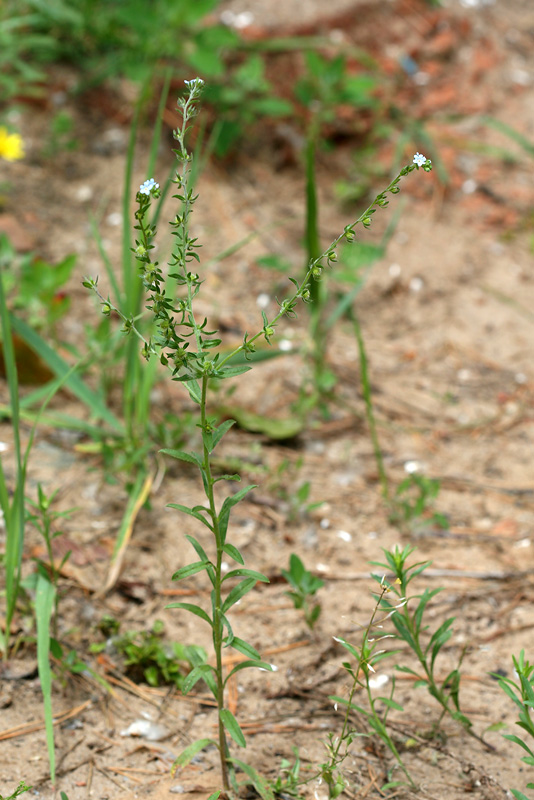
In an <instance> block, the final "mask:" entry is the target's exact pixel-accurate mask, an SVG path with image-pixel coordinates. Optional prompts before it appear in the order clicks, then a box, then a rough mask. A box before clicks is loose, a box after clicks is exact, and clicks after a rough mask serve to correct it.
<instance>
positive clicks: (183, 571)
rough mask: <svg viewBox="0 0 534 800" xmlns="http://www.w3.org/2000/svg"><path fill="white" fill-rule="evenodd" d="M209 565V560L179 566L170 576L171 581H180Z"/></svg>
mask: <svg viewBox="0 0 534 800" xmlns="http://www.w3.org/2000/svg"><path fill="white" fill-rule="evenodd" d="M209 566H211V562H210V561H195V562H193V564H187V565H186V566H185V567H180V569H178V570H176V572H175V573H174V575H173V576H172V580H173V581H182V580H183V579H184V578H189V577H190V576H191V575H195V574H196V573H197V572H202V570H203V569H207V567H209Z"/></svg>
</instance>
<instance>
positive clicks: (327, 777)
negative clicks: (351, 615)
mask: <svg viewBox="0 0 534 800" xmlns="http://www.w3.org/2000/svg"><path fill="white" fill-rule="evenodd" d="M391 589H392V587H391V586H390V584H389V583H388V582H387V581H386V580H385V578H381V579H380V590H379V593H378V595H377V596H376V598H375V599H376V604H375V607H374V610H373V613H372V615H371V619H370V621H369V623H368V625H367V626H366V628H365V629H364V631H363V636H362V639H361V643H360V644H359V645H358V644H356V645H354V644H351V643H350V642H347V641H346V640H345V639H342V638H338V637H334V638H335V639H336V641H337V642H339V643H340V644H341V645H342V646H343V647H344V648H345V649H346V650H347V651H348V652H349V653H350V655H351V656H352V657H353V659H354V662H350V661H346V662H344V663H343V666H344V668H345V669H346V670H347V672H348V674H349V676H350V679H351V681H352V684H351V688H350V691H349V696H348V698H344V697H340V696H335V697H332V698H330V699H331V700H333V701H334V702H335V703H336V706H335V707H336V709H337V705H338V704H339V705H342V706H345V709H346V710H345V715H344V718H343V726H342V729H341V733H340V734H339V735H335V734H330V735H329V737H328V740H327V743H326V750H327V754H328V758H327V760H326V761H325V762H324V763H323V764H322V765H321V772H320V777H321V778H322V779H323V780H324V781H325V783H326V785H327V786H328V796H329V798H330V799H331V800H334V798H336V797H337V796H338V795H339V794H341V792H342V791H343V790H344V788H345V778H344V777H343V772H342V770H341V769H340V767H341V765H342V764H343V762H344V761H345V760H346V758H347V756H348V755H349V748H350V746H351V744H352V742H353V741H354V739H355V738H356V737H357V736H374V735H376V736H378V738H379V739H380V740H381V741H382V743H383V744H384V745H385V746H386V747H387V749H388V750H389V751H390V752H391V754H392V755H393V756H394V758H395V760H396V762H397V766H398V767H399V768H400V770H401V771H402V772H403V774H404V777H405V778H406V781H407V782H408V785H409V786H410V788H412V789H413V788H416V787H415V784H414V782H413V780H412V777H411V775H410V773H409V772H408V770H407V768H406V766H405V765H404V762H403V760H402V758H401V756H400V753H399V751H398V749H397V746H396V745H395V742H394V741H393V739H392V738H391V736H390V734H389V731H388V728H387V717H388V713H389V711H390V710H391V709H396V710H398V711H402V710H403V708H402V706H400V705H399V703H397V702H396V700H394V699H393V695H394V693H395V679H394V678H393V680H392V681H391V690H390V692H389V696H387V697H386V696H379V697H377V696H376V695H375V691H374V686H373V680H372V679H373V676H374V675H375V673H376V667H377V665H378V664H380V663H381V662H382V661H383V660H384V659H385V658H389V657H390V656H394V655H396V654H397V653H398V650H384V649H377V648H378V646H379V645H380V644H381V642H382V641H383V640H384V639H387V638H390V637H391V636H392V634H388V633H382V627H383V623H384V622H385V621H386V620H387V619H389V618H391V617H395V614H396V612H397V610H398V609H401V608H403V606H404V605H405V602H406V601H405V600H404V599H403V598H398V602H397V603H396V604H395V605H391V604H387V608H388V610H387V611H386V612H385V613H384V606H385V597H386V595H387V594H388V593H389V592H391ZM375 630H378V631H380V633H379V634H378V635H375ZM358 689H363V691H364V692H365V696H366V699H367V702H368V706H362V705H360V704H359V703H356V702H355V695H356V692H357V691H358ZM351 711H357V712H359V713H360V714H361V715H362V716H363V718H364V719H365V721H366V723H367V725H368V726H369V729H370V732H369V733H364V734H359V733H357V732H356V731H354V730H352V729H351V727H350V724H349V719H350V712H351ZM402 783H403V781H389V782H388V783H387V784H386V785H385V786H383V787H382V791H385V790H387V789H391V788H394V787H395V786H398V785H399V784H402Z"/></svg>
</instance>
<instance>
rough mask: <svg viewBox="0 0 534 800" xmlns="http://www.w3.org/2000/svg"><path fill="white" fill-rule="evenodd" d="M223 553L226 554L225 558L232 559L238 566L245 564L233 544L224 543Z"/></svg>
mask: <svg viewBox="0 0 534 800" xmlns="http://www.w3.org/2000/svg"><path fill="white" fill-rule="evenodd" d="M223 552H224V553H226V555H227V556H230V558H233V559H234V561H237V563H238V564H244V563H245V559H244V558H243V556H242V555H241V553H240V552H239V550H238V549H237V547H234V545H233V544H228V542H226V543H225V544H224V546H223Z"/></svg>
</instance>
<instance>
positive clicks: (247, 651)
mask: <svg viewBox="0 0 534 800" xmlns="http://www.w3.org/2000/svg"><path fill="white" fill-rule="evenodd" d="M225 642H226V640H225ZM228 646H229V645H228V644H226V643H225V647H228ZM231 646H232V647H233V648H234V649H235V650H237V651H238V652H239V653H243V655H244V656H247V657H248V658H252V659H254V660H257V661H261V656H260V654H259V653H258V651H257V650H256V648H255V647H253V646H252V645H251V644H249V643H248V642H245V641H243V639H239V637H238V636H234V638H233V639H232V642H231Z"/></svg>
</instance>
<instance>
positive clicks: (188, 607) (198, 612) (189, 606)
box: [165, 603, 213, 627]
mask: <svg viewBox="0 0 534 800" xmlns="http://www.w3.org/2000/svg"><path fill="white" fill-rule="evenodd" d="M165 608H183V609H184V611H189V612H190V613H191V614H195V616H197V617H200V619H203V620H204V622H207V623H208V625H209V626H210V627H213V623H212V621H211V619H210V618H209V616H208V615H207V614H206V612H205V611H204V609H203V608H200V606H195V605H194V604H193V603H169V605H167V606H165Z"/></svg>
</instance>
